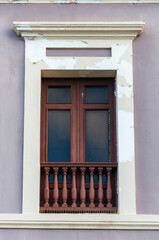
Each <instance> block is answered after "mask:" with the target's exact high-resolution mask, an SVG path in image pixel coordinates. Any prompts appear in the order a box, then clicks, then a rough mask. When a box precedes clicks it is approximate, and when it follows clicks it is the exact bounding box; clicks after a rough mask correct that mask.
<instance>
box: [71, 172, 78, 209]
mask: <svg viewBox="0 0 159 240" xmlns="http://www.w3.org/2000/svg"><path fill="white" fill-rule="evenodd" d="M71 171H72V207H77V204H76V200H77V189H76V167H72V168H71Z"/></svg>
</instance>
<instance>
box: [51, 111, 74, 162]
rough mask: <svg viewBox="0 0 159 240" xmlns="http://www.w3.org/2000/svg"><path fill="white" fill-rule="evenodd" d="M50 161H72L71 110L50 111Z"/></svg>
mask: <svg viewBox="0 0 159 240" xmlns="http://www.w3.org/2000/svg"><path fill="white" fill-rule="evenodd" d="M48 162H70V110H49V111H48Z"/></svg>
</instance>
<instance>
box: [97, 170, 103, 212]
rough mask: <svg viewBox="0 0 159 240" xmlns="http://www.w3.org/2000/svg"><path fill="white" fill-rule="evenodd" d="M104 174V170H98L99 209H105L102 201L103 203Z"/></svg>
mask: <svg viewBox="0 0 159 240" xmlns="http://www.w3.org/2000/svg"><path fill="white" fill-rule="evenodd" d="M102 172H103V168H98V173H99V188H98V200H99V204H98V207H99V208H102V207H104V205H103V203H102V201H103V186H102Z"/></svg>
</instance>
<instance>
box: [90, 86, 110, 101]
mask: <svg viewBox="0 0 159 240" xmlns="http://www.w3.org/2000/svg"><path fill="white" fill-rule="evenodd" d="M85 103H108V87H107V86H85Z"/></svg>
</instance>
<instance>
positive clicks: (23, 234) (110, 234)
mask: <svg viewBox="0 0 159 240" xmlns="http://www.w3.org/2000/svg"><path fill="white" fill-rule="evenodd" d="M99 237H100V239H101V240H104V239H105V240H107V239H113V240H127V239H128V240H134V239H141V240H142V239H143V240H149V239H152V240H158V238H159V232H157V231H153V232H151V231H138V232H135V231H104V230H100V231H99V230H92V231H89V230H84V231H80V230H76V231H74V230H67V231H64V230H48V231H47V230H18V231H17V230H16V229H14V230H1V231H0V240H3V239H7V240H28V239H29V240H40V239H47V240H52V239H56V240H63V239H69V240H88V239H92V240H96V239H98V238H99Z"/></svg>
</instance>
